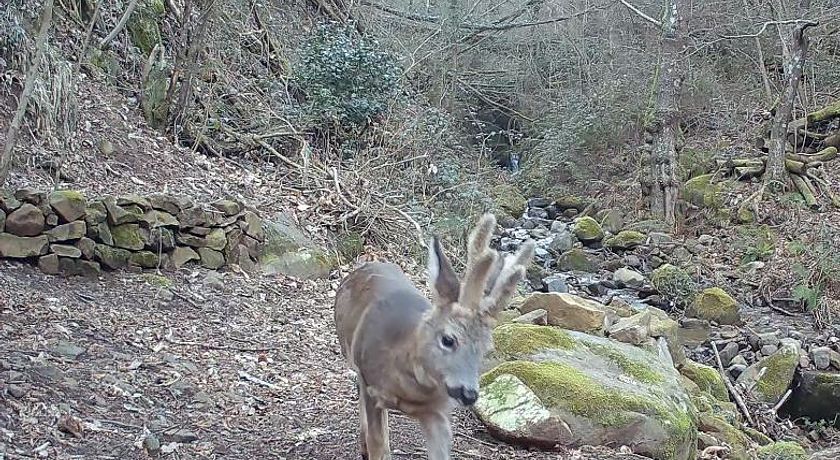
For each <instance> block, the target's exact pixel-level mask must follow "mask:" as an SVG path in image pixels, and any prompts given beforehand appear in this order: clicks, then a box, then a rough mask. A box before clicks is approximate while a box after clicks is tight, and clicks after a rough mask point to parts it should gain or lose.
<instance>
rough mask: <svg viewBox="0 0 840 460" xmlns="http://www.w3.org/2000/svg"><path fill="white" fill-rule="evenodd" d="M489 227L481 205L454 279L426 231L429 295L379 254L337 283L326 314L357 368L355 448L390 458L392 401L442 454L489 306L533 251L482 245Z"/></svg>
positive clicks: (465, 394)
mask: <svg viewBox="0 0 840 460" xmlns="http://www.w3.org/2000/svg"><path fill="white" fill-rule="evenodd" d="M495 227H496V219H495V217H493V215H491V214H485V215H484V216H482V217H481V219H480V221H479V222H478V225H476V227H475V228H474V229H473V231H472V232H471V233H470V240H469V243H468V247H467V268H466V270H465V276H464V280H463V282H461V281H460V280H459V279H458V276H457V275H456V274H455V272H454V271H453V270H452V265H451V264H450V262H449V260H448V259H447V258H446V256H445V254H444V253H443V250H442V248H441V246H440V242H439V241H438V239H437V237H433V238H432V241H431V242H430V245H429V280H428V282H429V288H430V290H431V292H432V301H431V302H430V301H429V300H428V299H426V298H425V297H424V296H423V295H422V294H421V293H420V292H419V291H418V290H417V289H416V288H415V287H414V285H413V284H412V283H411V281H409V279H408V278H407V277H406V276H405V274H403V272H402V271H401V270H400V269H399V267H397V266H396V265H393V264H389V263H380V262H369V263H365V264H364V265H362V266H360V267H359V268H357V269H356V270H355V271H353V272H352V273H350V274H349V275H348V276H347V277H346V278H345V279H344V281H343V282H342V283H341V286H340V287H339V289H338V292H337V294H336V301H335V323H336V329H337V333H338V338H339V344H340V346H341V353H342V355H343V356H344V357H345V359H346V360H347V363H348V365H349V366H350V368H351V369H353V371H355V372H356V376H357V385H358V390H359V408H360V414H359V415H360V419H361V420H360V421H361V428H362V430H361V449H362V455H363V457H366V458H369V459H370V460H384V459H390V458H391V454H390V446H389V439H388V414H387V411H388V410H398V411H401V412H403V413H405V414H407V415H409V416H411V417H414V418H416V419H417V420H419V421H420V424H421V426H422V427H423V432H424V435H425V437H426V441H427V448H428V452H429V458H430V459H432V460H446V459H449V453H450V449H451V431H450V421H449V413H450V412H451V409H452V406H453V403H454V402H455V401H457V402H460V403H462V404H473V403H474V402H475V399H476V398H477V396H478V371H479V368H480V365H481V358H482V357H483V356H484V354H485V353H486V352H487V350H488V349H489V348H490V347H491V346H492V344H491V343H490V342H491V340H490V330H491V328H492V326H493V324H494V323H495V315H496V314H497V313H498V312H499V310H501V309H502V308H504V306H505V304H506V303H507V301H508V299H509V298H510V295H511V294H512V293H513V291H514V290H515V288H516V284H517V283H518V282H519V281H520V280H521V279H522V278H524V275H525V267H526V266H527V265H528V264H530V262H531V259H532V257H533V252H534V246H533V243H532V242H530V241H529V242H527V243H526V244H525V245H523V247H522V248H521V249H520V251H519V252H518V253H517V254H516V255H514V256H512V257H506V258H502V257H500V256H499V254H498V253H497V252H496V251H493V250H491V249H489V247H488V245H489V242H490V237H491V236H492V233H493V230H494V229H495Z"/></svg>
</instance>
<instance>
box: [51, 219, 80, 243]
mask: <svg viewBox="0 0 840 460" xmlns="http://www.w3.org/2000/svg"><path fill="white" fill-rule="evenodd" d="M86 234H87V224H85V221H83V220H76V221H73V222H70V223H67V224H61V225H59V226H58V227H55V228H51V229H49V230H47V232H46V235H47V239H49V240H50V242H51V243H55V242H61V241H69V240H78V239H79V238H82V237H83V236H85V235H86Z"/></svg>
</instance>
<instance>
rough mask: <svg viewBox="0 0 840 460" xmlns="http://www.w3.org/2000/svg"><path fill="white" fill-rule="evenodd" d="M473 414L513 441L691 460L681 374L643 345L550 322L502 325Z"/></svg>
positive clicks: (690, 414) (690, 420) (692, 425)
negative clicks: (624, 449) (608, 447)
mask: <svg viewBox="0 0 840 460" xmlns="http://www.w3.org/2000/svg"><path fill="white" fill-rule="evenodd" d="M493 339H494V343H495V348H496V351H495V354H496V355H495V359H496V360H502V362H501V363H500V364H498V365H496V366H495V367H494V368H493V369H491V370H490V371H489V372H487V373H485V374H484V375H483V376H482V378H481V391H480V396H479V399H478V402H477V403H476V405H475V412H476V413H477V415H478V417H479V419H480V420H481V421H482V422H484V423H485V424H486V425H487V427H488V429H489V431H490V432H491V433H492V434H493V435H494V436H496V437H498V438H501V439H503V440H506V441H509V442H513V443H516V444H525V445H535V446H553V445H556V444H560V445H564V446H571V447H575V446H581V445H615V446H620V445H626V446H629V447H630V448H631V449H633V451H634V452H636V453H639V454H642V455H645V456H649V457H652V458H654V459H660V460H687V459H689V458H693V457H692V456H693V455H694V451H695V443H696V439H697V427H696V423H697V422H696V414H695V411H694V406H693V405H692V404H691V401H690V398H689V395H688V394H686V392H685V390H683V388H682V386H681V383H680V376H679V374H678V373H677V372H676V370H675V369H674V368H673V367H670V366H668V365H666V364H664V363H663V362H662V361H660V360H659V358H658V356H657V355H656V354H654V353H650V352H648V351H645V350H643V349H641V348H638V347H634V346H631V345H626V344H622V343H618V342H615V341H611V340H608V339H605V338H600V337H594V336H590V335H586V334H583V333H579V332H575V331H564V330H562V329H558V328H553V327H549V326H533V325H524V324H514V323H510V324H504V325H501V326H499V327H498V328H497V329H496V330H495V331H494V333H493Z"/></svg>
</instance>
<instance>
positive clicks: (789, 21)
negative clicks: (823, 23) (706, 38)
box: [721, 19, 819, 39]
mask: <svg viewBox="0 0 840 460" xmlns="http://www.w3.org/2000/svg"><path fill="white" fill-rule="evenodd" d="M787 24H807V25H810V26H817V25H819V23H817V22H814V21H810V20H807V19H787V20H784V21H767V22H765V23H764V24H762V25H761V28H760V29H758V32H756V33H754V34H745V35H723V36H721V38H724V39H733V38H753V37H758V36H760V35H761V34H763V33H764V31H765V30H767V28H768V27H770V26H781V25H787Z"/></svg>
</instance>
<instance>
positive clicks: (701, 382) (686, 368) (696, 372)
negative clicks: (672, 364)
mask: <svg viewBox="0 0 840 460" xmlns="http://www.w3.org/2000/svg"><path fill="white" fill-rule="evenodd" d="M680 373H681V374H682V375H684V376H686V377H687V378H688V379H689V380H691V381H692V382H694V383H695V384H697V386H698V387H699V388H700V390H702V391H705V392H707V393H709V394H711V395H712V396H714V397H715V398H717V399H719V400H721V401H729V391H728V390H727V389H726V384H725V383H724V382H723V377H721V375H720V373H719V372H718V371H717V370H715V369H714V368H713V367H710V366H706V365H705V364H700V363H698V362H696V361H692V360H690V359H686V360H685V362H684V363H683V365H682V367H681V368H680Z"/></svg>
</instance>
